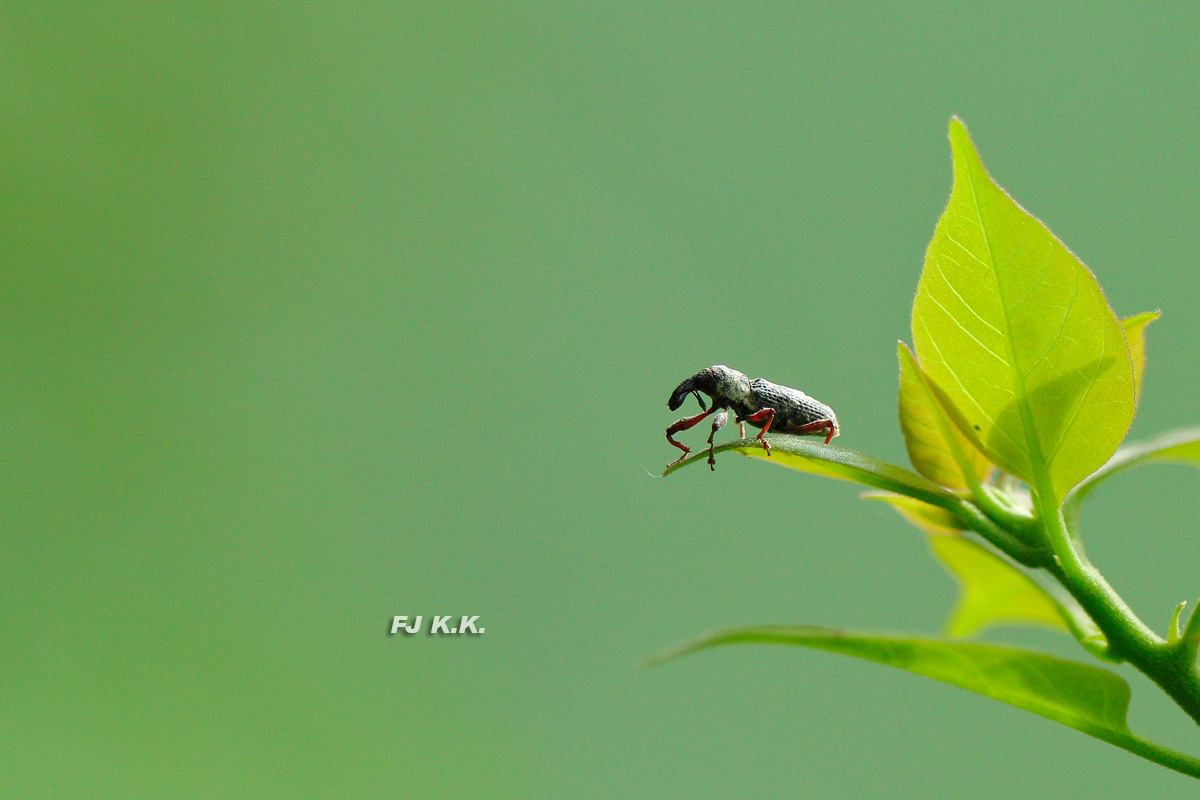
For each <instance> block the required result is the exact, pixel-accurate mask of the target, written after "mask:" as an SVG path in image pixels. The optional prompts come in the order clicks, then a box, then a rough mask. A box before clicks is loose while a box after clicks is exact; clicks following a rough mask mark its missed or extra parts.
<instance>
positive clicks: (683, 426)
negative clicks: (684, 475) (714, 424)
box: [667, 407, 717, 467]
mask: <svg viewBox="0 0 1200 800" xmlns="http://www.w3.org/2000/svg"><path fill="white" fill-rule="evenodd" d="M716 410H717V409H716V407H713V408H710V409H708V410H707V411H705V412H704V413H702V414H697V415H696V416H694V417H684V418H683V419H681V420H678V421H676V422H674V423H672V425H671V427H669V428H667V441H668V442H670V443H671V444H673V445H675V446H676V447H678V448H679V449H680V450H682V451H683V455H681V456H680V457H679V458H677V459H675V460H674V461H672V462H671V464H678V463H679V462H680V461H683V460H684V459H685V458H687V454H688V453H690V452H692V448H690V447H688V446H687V445H686V444H681V443H679V442H677V441H675V440H674V439H673V438H671V434H673V433H679V432H680V431H686V430H687V429H688V428H690V427H692V426H693V425H695V424H696V423H697V422H699V421H700V420H702V419H704V418H705V417H707V416H708V415H709V414H711V413H713V412H714V411H716ZM671 464H667V466H668V467H669V466H671Z"/></svg>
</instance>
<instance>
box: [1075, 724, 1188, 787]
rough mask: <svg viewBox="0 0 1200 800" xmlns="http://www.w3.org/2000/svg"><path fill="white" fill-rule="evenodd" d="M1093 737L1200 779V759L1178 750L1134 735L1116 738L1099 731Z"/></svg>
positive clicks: (1106, 732) (1106, 731) (1108, 733)
mask: <svg viewBox="0 0 1200 800" xmlns="http://www.w3.org/2000/svg"><path fill="white" fill-rule="evenodd" d="M1092 735H1093V736H1095V737H1096V738H1098V739H1103V740H1104V741H1106V742H1108V743H1109V744H1113V745H1116V746H1117V747H1120V748H1121V749H1122V750H1128V751H1129V752H1131V753H1133V754H1134V755H1136V756H1141V757H1142V758H1144V759H1146V760H1147V761H1153V762H1154V763H1155V764H1161V765H1162V766H1164V767H1167V768H1168V769H1173V770H1175V771H1176V772H1182V773H1183V774H1184V775H1190V776H1191V777H1193V778H1200V759H1197V758H1193V757H1192V756H1189V755H1185V754H1183V753H1180V752H1178V751H1176V750H1171V749H1170V748H1167V747H1163V746H1162V745H1160V744H1155V743H1154V742H1149V741H1146V740H1145V739H1142V738H1140V737H1138V736H1134V735H1133V734H1132V733H1130V734H1127V735H1124V736H1114V735H1112V733H1111V732H1110V731H1108V730H1103V729H1102V730H1097V731H1095V732H1092Z"/></svg>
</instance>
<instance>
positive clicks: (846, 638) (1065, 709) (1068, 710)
mask: <svg viewBox="0 0 1200 800" xmlns="http://www.w3.org/2000/svg"><path fill="white" fill-rule="evenodd" d="M741 643H769V644H784V645H793V646H799V647H810V648H814V649H817V650H828V651H829V652H833V653H841V654H843V655H848V656H854V657H856V658H862V659H865V660H867V661H875V662H878V663H880V664H886V665H888V666H891V667H896V668H898V669H903V670H907V671H908V672H914V673H916V674H918V675H924V676H926V677H929V678H933V679H934V680H938V681H942V682H943V683H949V684H951V685H953V686H958V687H960V688H963V689H967V690H970V691H972V692H977V693H978V694H982V695H986V696H987V697H991V698H994V699H996V700H999V701H1000V702H1002V703H1008V704H1009V705H1012V706H1016V707H1017V708H1022V709H1024V710H1026V711H1030V712H1032V713H1034V714H1037V715H1039V716H1042V717H1046V718H1047V719H1052V720H1054V721H1055V722H1059V723H1062V724H1063V725H1066V726H1067V727H1069V728H1074V729H1076V730H1079V731H1083V732H1084V733H1086V734H1088V735H1090V736H1095V737H1096V738H1097V739H1102V740H1103V741H1106V742H1109V743H1110V744H1114V745H1116V746H1117V747H1121V748H1123V749H1125V750H1129V751H1130V752H1132V753H1135V754H1137V755H1140V756H1142V757H1143V758H1147V759H1150V760H1151V761H1155V762H1157V763H1159V764H1162V765H1163V766H1166V767H1169V768H1170V769H1174V770H1177V771H1179V772H1182V773H1184V774H1186V775H1192V776H1194V777H1200V760H1197V759H1195V758H1192V757H1190V756H1186V755H1183V754H1182V753H1177V752H1175V751H1172V750H1168V749H1167V748H1165V747H1161V746H1159V745H1156V744H1153V743H1152V742H1148V741H1146V740H1144V739H1140V738H1139V737H1137V736H1135V735H1134V734H1133V733H1132V732H1130V730H1129V727H1128V724H1127V723H1126V720H1125V715H1126V712H1127V710H1128V708H1129V684H1127V683H1125V681H1124V679H1122V678H1121V677H1119V676H1118V675H1115V674H1113V673H1112V672H1109V671H1108V670H1104V669H1100V668H1099V667H1092V666H1087V665H1084V664H1077V663H1075V662H1074V661H1065V660H1063V659H1060V658H1054V657H1052V656H1047V655H1043V654H1041V653H1033V652H1029V651H1025V650H1017V649H1014V648H1008V647H996V646H993V645H983V644H974V643H969V642H941V641H936V640H931V639H919V638H908V637H899V636H885V635H871V634H859V633H849V632H846V631H838V630H831V629H827V628H815V627H802V626H762V627H754V628H740V629H736V630H728V631H717V632H715V633H711V634H709V635H707V636H704V637H701V638H699V639H696V640H695V641H692V642H689V643H687V644H684V645H683V646H682V647H680V648H678V649H676V650H674V651H672V652H669V653H666V654H664V655H662V656H659V657H657V658H655V659H653V660H652V661H651V663H652V664H653V663H661V662H663V661H666V660H669V659H671V658H675V657H678V656H681V655H684V654H687V653H694V652H696V651H698V650H706V649H708V648H711V647H718V646H721V645H727V644H741Z"/></svg>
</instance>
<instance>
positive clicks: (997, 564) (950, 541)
mask: <svg viewBox="0 0 1200 800" xmlns="http://www.w3.org/2000/svg"><path fill="white" fill-rule="evenodd" d="M925 538H926V541H927V542H928V544H929V550H930V552H932V553H933V555H934V557H935V558H936V559H937V560H938V561H940V562H941V563H942V566H944V567H945V568H946V570H947V571H948V572H949V573H950V574H951V575H952V576H954V579H955V581H957V582H958V585H959V595H958V602H957V603H956V604H955V607H954V611H952V612H951V614H950V616H949V618H948V619H947V620H946V626H945V629H944V630H945V633H946V635H948V636H953V637H955V638H959V637H967V636H974V635H975V634H977V633H981V632H983V631H984V630H986V629H988V628H991V627H994V626H996V625H1005V624H1007V625H1032V626H1036V627H1042V628H1049V629H1051V630H1058V631H1062V632H1064V633H1070V632H1071V626H1070V624H1069V623H1068V620H1069V617H1068V616H1067V612H1066V611H1065V610H1064V609H1063V608H1062V606H1060V605H1059V604H1058V602H1057V601H1056V600H1055V599H1054V598H1053V597H1051V596H1050V595H1049V594H1047V593H1046V590H1045V589H1043V588H1042V587H1041V586H1039V585H1038V584H1037V583H1035V582H1034V581H1033V580H1032V579H1030V578H1029V577H1028V576H1026V575H1025V574H1024V573H1023V572H1021V571H1020V570H1018V569H1017V568H1016V567H1014V566H1012V565H1011V564H1009V563H1008V562H1007V561H1005V560H1004V559H1002V558H999V557H997V556H995V555H993V554H992V553H990V552H989V551H987V550H985V549H984V548H983V547H981V546H979V545H978V544H977V543H976V542H974V541H972V540H970V539H967V538H964V537H949V536H928V535H927V536H926V537H925Z"/></svg>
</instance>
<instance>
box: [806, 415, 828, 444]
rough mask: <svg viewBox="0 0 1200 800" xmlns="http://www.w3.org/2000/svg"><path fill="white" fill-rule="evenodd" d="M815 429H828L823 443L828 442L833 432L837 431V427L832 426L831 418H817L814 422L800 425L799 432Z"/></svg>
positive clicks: (809, 431) (815, 430)
mask: <svg viewBox="0 0 1200 800" xmlns="http://www.w3.org/2000/svg"><path fill="white" fill-rule="evenodd" d="M817 431H828V433H826V434H825V444H829V442H830V441H831V440H832V439H833V434H834V433H835V432H836V431H837V428H835V427H834V426H833V420H831V419H819V420H817V421H816V422H810V423H808V424H807V425H801V426H800V428H799V432H800V433H816V432H817Z"/></svg>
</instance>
